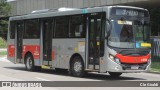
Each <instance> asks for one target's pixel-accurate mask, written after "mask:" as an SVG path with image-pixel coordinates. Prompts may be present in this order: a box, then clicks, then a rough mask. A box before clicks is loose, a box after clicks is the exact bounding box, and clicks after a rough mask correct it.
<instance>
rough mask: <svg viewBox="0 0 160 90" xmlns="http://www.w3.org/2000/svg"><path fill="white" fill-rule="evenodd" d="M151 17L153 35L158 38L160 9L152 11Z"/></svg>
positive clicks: (159, 32)
mask: <svg viewBox="0 0 160 90" xmlns="http://www.w3.org/2000/svg"><path fill="white" fill-rule="evenodd" d="M150 16H151V28H152V35H153V36H157V35H158V34H160V19H159V17H160V8H153V9H151V10H150Z"/></svg>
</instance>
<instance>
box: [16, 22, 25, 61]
mask: <svg viewBox="0 0 160 90" xmlns="http://www.w3.org/2000/svg"><path fill="white" fill-rule="evenodd" d="M23 28H24V25H23V23H22V22H21V23H17V59H18V60H20V59H22V40H23V37H22V36H23V35H22V32H23ZM18 62H21V60H20V61H18Z"/></svg>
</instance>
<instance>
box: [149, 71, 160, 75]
mask: <svg viewBox="0 0 160 90" xmlns="http://www.w3.org/2000/svg"><path fill="white" fill-rule="evenodd" d="M146 73H153V74H160V72H158V71H149V72H146Z"/></svg>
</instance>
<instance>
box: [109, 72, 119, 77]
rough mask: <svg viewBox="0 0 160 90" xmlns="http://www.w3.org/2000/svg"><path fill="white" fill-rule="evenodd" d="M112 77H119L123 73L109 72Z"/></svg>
mask: <svg viewBox="0 0 160 90" xmlns="http://www.w3.org/2000/svg"><path fill="white" fill-rule="evenodd" d="M109 74H110V76H111V77H119V76H120V75H121V74H122V73H119V72H109Z"/></svg>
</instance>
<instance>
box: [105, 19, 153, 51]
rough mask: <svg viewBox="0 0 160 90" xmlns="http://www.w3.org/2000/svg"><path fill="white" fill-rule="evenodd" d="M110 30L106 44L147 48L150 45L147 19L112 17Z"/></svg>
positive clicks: (119, 46)
mask: <svg viewBox="0 0 160 90" xmlns="http://www.w3.org/2000/svg"><path fill="white" fill-rule="evenodd" d="M111 24H112V30H111V32H110V36H109V38H108V40H109V42H108V44H109V45H110V46H112V47H118V48H148V47H150V43H149V41H150V38H149V36H150V29H149V20H144V19H143V20H141V19H133V20H132V19H125V20H121V19H112V20H111Z"/></svg>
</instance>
